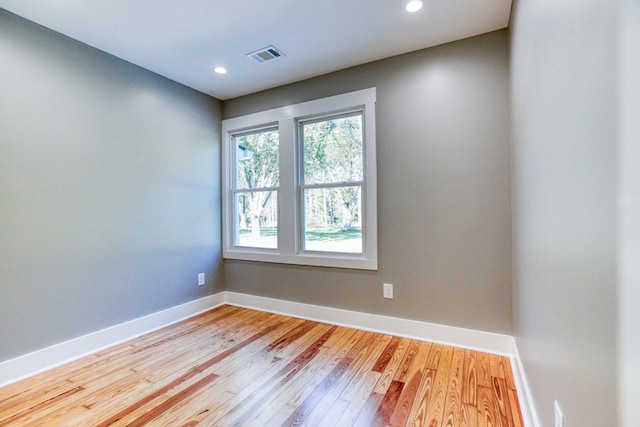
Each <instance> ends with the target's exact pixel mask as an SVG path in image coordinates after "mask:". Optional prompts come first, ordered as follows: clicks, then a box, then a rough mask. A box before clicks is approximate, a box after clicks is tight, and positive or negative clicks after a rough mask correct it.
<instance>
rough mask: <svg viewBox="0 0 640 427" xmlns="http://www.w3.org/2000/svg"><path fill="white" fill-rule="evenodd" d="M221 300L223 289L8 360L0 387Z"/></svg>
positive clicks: (0, 370)
mask: <svg viewBox="0 0 640 427" xmlns="http://www.w3.org/2000/svg"><path fill="white" fill-rule="evenodd" d="M221 304H224V295H223V294H222V293H218V294H215V295H210V296H207V297H204V298H200V299H197V300H195V301H190V302H188V303H185V304H181V305H178V306H175V307H171V308H168V309H166V310H162V311H158V312H156V313H152V314H149V315H147V316H143V317H139V318H137V319H133V320H130V321H128V322H124V323H120V324H118V325H115V326H111V327H109V328H106V329H102V330H100V331H96V332H93V333H90V334H87V335H84V336H81V337H78V338H74V339H71V340H69V341H64V342H61V343H59V344H55V345H52V346H50V347H46V348H43V349H41V350H36V351H34V352H32V353H28V354H25V355H22V356H18V357H16V358H14V359H9V360H6V361H4V362H1V363H0V387H2V386H5V385H8V384H11V383H14V382H16V381H19V380H21V379H24V378H27V377H30V376H32V375H35V374H38V373H40V372H43V371H47V370H49V369H52V368H55V367H56V366H60V365H63V364H65V363H69V362H71V361H73V360H76V359H79V358H81V357H84V356H88V355H90V354H93V353H95V352H98V351H100V350H102V349H104V348H107V347H111V346H114V345H116V344H119V343H121V342H124V341H127V340H130V339H132V338H135V337H138V336H140V335H143V334H146V333H148V332H151V331H154V330H157V329H160V328H162V327H165V326H167V325H170V324H172V323H175V322H178V321H180V320H183V319H186V318H188V317H191V316H194V315H196V314H198V313H201V312H204V311H207V310H210V309H212V308H213V307H216V306H219V305H221Z"/></svg>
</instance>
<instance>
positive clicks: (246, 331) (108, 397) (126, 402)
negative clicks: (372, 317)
mask: <svg viewBox="0 0 640 427" xmlns="http://www.w3.org/2000/svg"><path fill="white" fill-rule="evenodd" d="M141 425H150V426H196V425H198V426H225V427H226V426H245V425H246V426H263V425H264V426H281V425H282V426H294V425H296V426H297V425H305V426H331V427H334V426H366V427H371V426H387V425H390V426H404V425H410V426H429V427H437V426H483V427H484V426H522V425H523V423H522V418H521V415H520V409H519V406H518V399H517V395H516V390H515V385H514V381H513V377H512V373H511V367H510V363H509V359H508V358H505V357H501V356H496V355H490V354H486V353H481V352H476V351H472V350H466V349H460V348H454V347H448V346H443V345H439V344H432V343H428V342H422V341H417V340H411V339H408V338H400V337H394V336H390V335H384V334H378V333H373V332H367V331H362V330H357V329H351V328H345V327H339V326H332V325H327V324H323V323H318V322H312V321H308V320H302V319H297V318H291V317H286V316H281V315H276V314H271V313H264V312H260V311H255V310H249V309H245V308H239V307H234V306H229V305H225V306H222V307H218V308H216V309H214V310H211V311H209V312H207V313H204V314H202V315H199V316H196V317H193V318H191V319H188V320H185V321H183V322H180V323H177V324H174V325H171V326H169V327H167V328H164V329H161V330H159V331H156V332H153V333H151V334H148V335H145V336H143V337H140V338H138V339H135V340H132V341H130V342H126V343H123V344H120V345H118V346H115V347H112V348H110V349H108V350H104V351H102V352H100V353H97V354H95V355H92V356H88V357H86V358H83V359H80V360H77V361H75V362H72V363H69V364H67V365H64V366H62V367H59V368H56V369H54V370H51V371H48V372H45V373H43V374H40V375H37V376H34V377H31V378H28V379H26V380H24V381H21V382H18V383H15V384H12V385H10V386H7V387H4V388H0V426H56V427H58V426H141Z"/></svg>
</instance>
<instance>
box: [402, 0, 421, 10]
mask: <svg viewBox="0 0 640 427" xmlns="http://www.w3.org/2000/svg"><path fill="white" fill-rule="evenodd" d="M420 9H422V0H411V1H410V2H409V3H407V6H406V7H405V10H406V11H407V12H409V13H414V12H417V11H419V10H420Z"/></svg>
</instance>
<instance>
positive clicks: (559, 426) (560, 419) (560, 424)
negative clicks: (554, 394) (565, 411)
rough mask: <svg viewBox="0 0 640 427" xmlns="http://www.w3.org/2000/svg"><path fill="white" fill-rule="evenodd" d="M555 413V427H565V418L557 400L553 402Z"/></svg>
mask: <svg viewBox="0 0 640 427" xmlns="http://www.w3.org/2000/svg"><path fill="white" fill-rule="evenodd" d="M553 413H554V415H555V420H556V421H555V427H564V416H563V415H562V410H561V409H560V404H559V403H558V401H557V400H554V401H553Z"/></svg>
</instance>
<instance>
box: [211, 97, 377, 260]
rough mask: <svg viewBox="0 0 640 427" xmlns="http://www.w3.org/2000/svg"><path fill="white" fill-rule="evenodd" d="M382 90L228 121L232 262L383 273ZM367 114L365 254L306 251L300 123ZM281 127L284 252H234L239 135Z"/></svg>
mask: <svg viewBox="0 0 640 427" xmlns="http://www.w3.org/2000/svg"><path fill="white" fill-rule="evenodd" d="M375 102H376V89H375V88H369V89H364V90H360V91H356V92H350V93H345V94H342V95H336V96H331V97H328V98H322V99H318V100H314V101H308V102H302V103H299V104H294V105H288V106H285V107H280V108H274V109H271V110H266V111H261V112H258V113H253V114H248V115H245V116H240V117H234V118H231V119H227V120H223V121H222V141H223V144H222V190H223V200H222V226H223V232H222V238H223V246H222V253H223V257H224V258H227V259H238V260H249V261H260V262H273V263H282V264H299V265H312V266H323V267H338V268H353V269H362V270H377V269H378V236H377V223H378V220H377V203H376V198H377V185H376V135H375V133H376V132H375V126H376V124H375V123H376V122H375ZM355 109H362V111H363V122H364V147H363V148H364V185H363V187H362V188H363V199H362V209H363V217H364V223H363V227H362V229H363V251H362V253H361V254H349V253H334V252H311V251H304V252H303V251H300V250H299V247H300V244H299V243H300V242H299V240H300V236H298V235H297V232H296V230H298V229H299V221H300V215H298V214H297V212H298V208H297V206H296V203H297V198H296V191H298V183H297V181H296V179H298V178H297V173H296V172H297V168H298V164H297V163H296V162H297V159H296V147H295V144H296V138H297V132H298V125H297V124H298V121H299V120H303V119H306V118H309V117H314V116H320V115H323V114H327V113H328V114H333V113H338V112H341V111H349V110H355ZM274 123H277V126H278V128H279V131H280V137H279V147H280V148H279V149H280V184H279V192H278V206H279V208H278V212H279V218H278V249H277V250H274V249H259V248H247V247H237V246H233V231H234V230H233V225H234V224H233V209H234V203H233V200H232V192H231V184H232V179H233V175H232V174H233V170H234V167H235V166H234V163H233V162H234V155H233V151H232V150H233V149H234V148H235V146H234V145H233V135H235V134H238V133H240V132H242V131H246V130H250V129H254V128H260V127H264V126H268V125H273V124H274Z"/></svg>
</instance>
